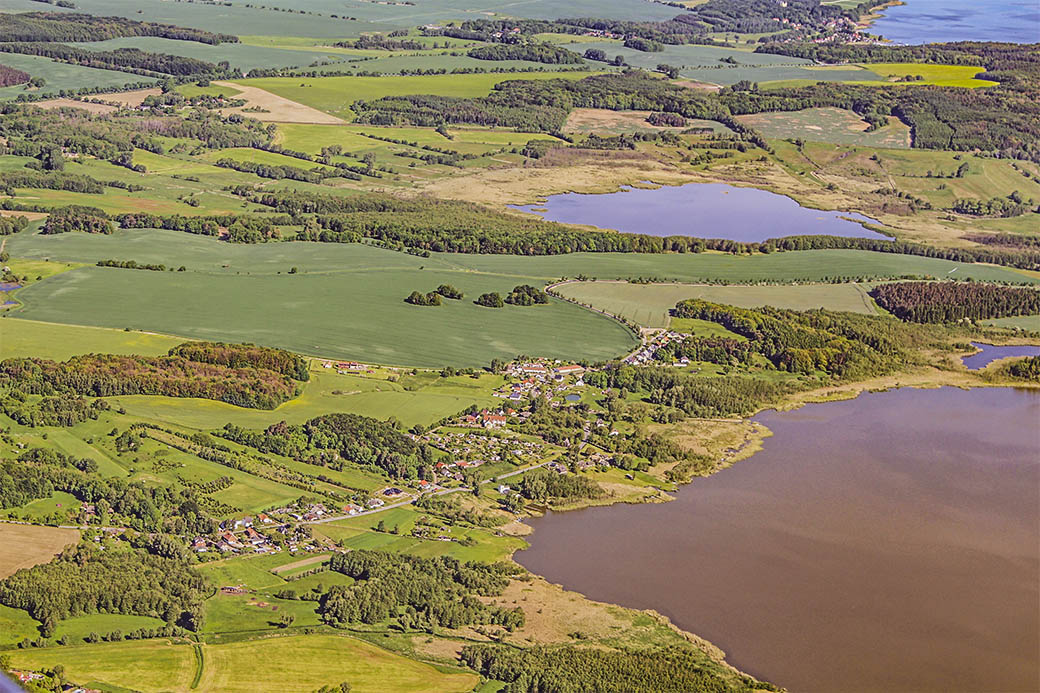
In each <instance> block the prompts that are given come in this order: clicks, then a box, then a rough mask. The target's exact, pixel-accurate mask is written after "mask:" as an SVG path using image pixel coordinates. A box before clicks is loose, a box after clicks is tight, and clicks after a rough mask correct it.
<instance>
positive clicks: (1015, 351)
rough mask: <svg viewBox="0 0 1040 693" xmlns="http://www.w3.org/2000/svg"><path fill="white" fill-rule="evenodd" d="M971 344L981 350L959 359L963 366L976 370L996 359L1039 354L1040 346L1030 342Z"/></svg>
mask: <svg viewBox="0 0 1040 693" xmlns="http://www.w3.org/2000/svg"><path fill="white" fill-rule="evenodd" d="M971 345H972V346H973V347H975V348H976V349H980V350H981V351H977V352H976V353H974V354H972V355H970V356H965V357H964V358H962V359H961V363H963V364H964V367H965V368H967V369H968V370H970V371H977V370H978V369H980V368H985V367H986V366H988V365H989V364H991V363H993V362H994V361H996V360H997V359H1006V358H1011V357H1012V356H1040V346H1033V345H1031V344H1014V345H1011V346H993V345H992V344H980V343H978V342H972V343H971Z"/></svg>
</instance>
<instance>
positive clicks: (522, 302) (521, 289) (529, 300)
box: [505, 284, 549, 306]
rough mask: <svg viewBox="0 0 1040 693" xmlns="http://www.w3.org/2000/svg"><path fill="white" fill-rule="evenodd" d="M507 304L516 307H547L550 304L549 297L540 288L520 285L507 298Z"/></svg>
mask: <svg viewBox="0 0 1040 693" xmlns="http://www.w3.org/2000/svg"><path fill="white" fill-rule="evenodd" d="M505 302H506V303H510V304H512V305H514V306H534V305H545V304H547V303H548V302H549V296H548V295H547V294H546V293H545V292H544V291H542V290H541V289H539V288H538V287H535V286H531V285H530V284H520V285H518V286H514V287H513V290H512V291H510V292H509V294H508V295H507V296H506V297H505Z"/></svg>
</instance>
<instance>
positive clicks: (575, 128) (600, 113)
mask: <svg viewBox="0 0 1040 693" xmlns="http://www.w3.org/2000/svg"><path fill="white" fill-rule="evenodd" d="M649 115H650V111H610V110H606V109H603V108H575V109H574V110H572V111H571V114H570V115H569V116H568V117H567V122H566V123H564V125H563V131H564V132H566V133H574V134H588V133H591V132H595V133H596V134H598V135H621V134H625V133H633V132H660V131H666V130H670V131H673V132H681V131H682V130H685V129H687V128H709V129H711V130H712V131H713V132H719V133H724V132H729V128H727V127H726V126H725V125H723V124H722V123H718V122H715V121H714V120H696V119H687V121H686V125H684V126H683V127H663V126H657V125H651V124H650V123H648V122H646V118H647V116H649Z"/></svg>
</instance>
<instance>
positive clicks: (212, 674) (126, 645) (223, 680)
mask: <svg viewBox="0 0 1040 693" xmlns="http://www.w3.org/2000/svg"><path fill="white" fill-rule="evenodd" d="M201 647H202V654H203V660H202V661H203V665H202V672H201V679H200V680H199V683H198V686H197V687H196V686H193V685H192V681H193V679H194V678H195V676H196V669H197V667H198V663H197V661H196V656H195V650H194V648H193V647H192V646H191V645H188V644H178V645H175V644H171V643H169V642H166V641H143V642H122V643H111V644H99V645H84V646H81V647H68V648H61V649H50V650H35V651H25V650H19V651H15V652H12V653H11V660H12V664H13V665H14V666H15V667H26V668H35V669H39V668H46V667H51V666H53V665H54V664H57V663H61V664H63V665H64V666H65V671H66V675H67V676H68V677H69V678H70V679H72V680H75V681H83V682H90V684H91V686H92V687H96V686H97V684H102V685H104V684H107V685H109V686H119V687H122V688H128V689H132V690H137V691H142V693H151V692H152V691H156V692H158V691H176V692H177V693H186V692H187V691H189V690H197V691H221V692H227V693H231V692H242V693H247V692H252V691H257V690H272V689H275V688H276V689H277V690H280V691H287V692H289V691H292V692H299V693H311V691H313V690H315V689H316V688H319V687H321V686H323V685H338V684H339V683H340V682H341V681H349V682H350V684H351V686H352V690H353V691H356V692H357V693H366V692H371V693H378V692H380V691H385V690H394V691H401V692H402V693H405V692H413V691H414V692H416V693H418V692H419V691H430V692H431V693H433V692H440V691H443V692H444V693H452V692H455V691H458V692H459V693H462V692H463V691H468V690H470V689H471V688H472V687H473V685H474V684H475V683H476V676H475V675H474V674H463V673H457V674H447V673H442V672H441V671H439V670H437V669H435V668H433V667H431V666H430V665H428V664H422V663H420V662H415V661H412V660H408V659H405V658H403V657H400V656H398V655H395V654H392V653H390V652H387V651H386V650H382V649H379V648H377V647H374V646H373V645H369V644H368V643H365V642H362V641H360V640H356V639H353V638H348V637H343V636H337V635H312V636H290V637H284V638H272V639H265V640H253V641H246V642H236V643H230V644H223V645H202V646H201Z"/></svg>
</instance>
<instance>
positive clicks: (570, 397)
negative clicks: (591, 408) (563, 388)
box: [564, 393, 581, 402]
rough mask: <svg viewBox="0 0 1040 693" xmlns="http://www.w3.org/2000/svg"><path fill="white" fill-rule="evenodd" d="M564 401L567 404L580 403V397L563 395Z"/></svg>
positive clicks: (572, 394)
mask: <svg viewBox="0 0 1040 693" xmlns="http://www.w3.org/2000/svg"><path fill="white" fill-rule="evenodd" d="M564 399H565V400H567V401H568V402H580V401H581V395H576V394H574V393H571V394H569V395H565V396H564Z"/></svg>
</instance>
